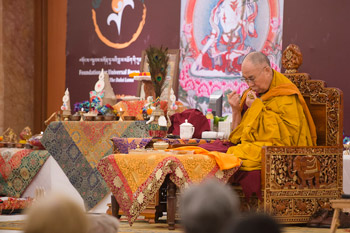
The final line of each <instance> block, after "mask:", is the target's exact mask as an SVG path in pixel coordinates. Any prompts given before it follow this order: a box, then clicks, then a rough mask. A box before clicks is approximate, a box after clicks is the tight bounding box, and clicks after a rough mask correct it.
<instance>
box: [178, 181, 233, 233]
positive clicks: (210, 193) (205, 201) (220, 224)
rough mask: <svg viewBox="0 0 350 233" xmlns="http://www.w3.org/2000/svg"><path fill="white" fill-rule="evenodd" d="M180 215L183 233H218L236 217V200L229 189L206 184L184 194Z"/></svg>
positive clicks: (218, 185)
mask: <svg viewBox="0 0 350 233" xmlns="http://www.w3.org/2000/svg"><path fill="white" fill-rule="evenodd" d="M180 214H181V222H182V225H183V227H184V230H185V232H186V233H213V232H221V231H222V230H223V229H225V228H226V227H227V225H228V224H229V223H230V222H232V221H234V220H235V219H236V218H237V217H238V214H239V199H238V197H237V195H236V193H235V192H234V191H233V190H232V188H231V187H229V186H227V185H225V184H223V183H220V182H219V181H217V180H215V179H212V180H208V181H205V182H203V183H202V184H200V185H193V186H191V187H189V188H188V189H187V190H185V192H184V193H183V195H182V199H181V205H180Z"/></svg>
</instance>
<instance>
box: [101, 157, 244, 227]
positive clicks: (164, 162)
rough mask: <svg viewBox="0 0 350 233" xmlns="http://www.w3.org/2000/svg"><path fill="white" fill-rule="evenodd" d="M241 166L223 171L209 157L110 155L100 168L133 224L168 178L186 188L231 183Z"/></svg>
mask: <svg viewBox="0 0 350 233" xmlns="http://www.w3.org/2000/svg"><path fill="white" fill-rule="evenodd" d="M239 165H240V164H238V165H237V166H236V167H233V168H231V169H228V170H223V171H222V170H220V169H219V167H218V165H217V164H216V161H215V159H213V158H212V157H210V156H208V155H204V154H175V152H170V153H169V152H158V153H157V152H150V153H141V154H140V153H137V154H136V153H131V154H113V155H109V156H107V157H105V158H103V159H101V160H100V162H99V164H98V166H97V168H98V170H99V172H100V173H101V175H102V177H103V179H104V180H105V181H106V183H107V185H108V186H109V188H110V190H111V191H112V193H113V195H114V196H115V198H116V200H117V202H118V204H119V206H120V208H121V209H122V210H123V212H124V213H125V214H126V215H127V217H128V221H129V223H130V224H132V223H133V222H134V221H135V219H136V218H137V217H138V216H139V214H140V213H141V212H142V211H143V210H144V209H145V208H146V206H147V205H148V204H149V202H150V201H151V200H153V199H154V196H155V195H156V193H157V191H158V189H159V188H160V186H161V185H162V183H163V181H164V179H165V177H166V176H167V175H168V174H169V178H170V180H171V181H172V182H174V183H175V185H176V186H177V187H179V188H186V187H187V186H188V185H189V184H191V183H198V182H201V181H203V180H205V179H208V178H210V177H216V178H218V179H219V180H222V181H223V182H227V180H228V179H229V178H230V177H231V176H232V175H233V174H234V173H235V172H236V171H237V170H238V169H239Z"/></svg>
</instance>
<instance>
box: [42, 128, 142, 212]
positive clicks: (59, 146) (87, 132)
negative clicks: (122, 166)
mask: <svg viewBox="0 0 350 233" xmlns="http://www.w3.org/2000/svg"><path fill="white" fill-rule="evenodd" d="M112 137H132V138H135V137H142V138H144V137H148V132H147V130H146V123H145V121H122V122H121V121H77V122H74V121H57V122H52V123H51V124H50V125H49V126H48V127H47V129H46V130H45V132H44V135H43V137H42V139H41V143H42V144H43V146H44V147H45V148H46V149H47V150H48V151H49V152H50V154H51V155H52V157H53V158H54V159H55V160H56V161H57V163H58V164H59V165H60V167H61V168H62V170H63V172H64V173H65V174H66V176H67V177H68V179H69V181H70V182H71V183H72V185H73V186H74V187H75V188H76V189H77V191H78V192H79V194H80V195H81V197H82V198H83V200H84V202H85V203H86V205H87V208H88V209H91V208H93V207H94V206H95V205H97V204H98V203H99V201H100V200H102V199H103V198H104V197H105V196H106V195H107V194H108V193H109V189H108V187H107V185H106V183H105V182H104V180H103V179H102V176H101V175H100V173H99V172H98V171H97V169H96V166H97V164H98V162H99V160H100V159H102V158H103V157H105V156H107V155H110V154H112V151H113V147H112V141H111V140H110V139H111V138H112Z"/></svg>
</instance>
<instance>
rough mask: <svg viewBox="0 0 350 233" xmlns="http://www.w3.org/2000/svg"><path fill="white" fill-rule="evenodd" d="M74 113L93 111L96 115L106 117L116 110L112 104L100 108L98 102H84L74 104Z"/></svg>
mask: <svg viewBox="0 0 350 233" xmlns="http://www.w3.org/2000/svg"><path fill="white" fill-rule="evenodd" d="M74 111H75V112H80V111H81V112H86V113H87V112H89V111H93V112H95V113H96V114H100V115H106V114H108V113H114V109H113V107H112V106H111V105H110V104H106V105H102V106H100V105H99V104H98V102H97V101H94V99H93V100H92V102H89V101H87V100H86V101H83V102H78V103H75V104H74Z"/></svg>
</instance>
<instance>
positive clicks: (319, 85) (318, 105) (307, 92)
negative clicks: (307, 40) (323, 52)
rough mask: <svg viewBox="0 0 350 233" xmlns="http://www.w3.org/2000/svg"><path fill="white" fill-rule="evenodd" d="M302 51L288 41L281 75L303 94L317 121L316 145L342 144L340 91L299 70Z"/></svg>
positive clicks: (341, 96) (283, 56)
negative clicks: (283, 69) (283, 70)
mask: <svg viewBox="0 0 350 233" xmlns="http://www.w3.org/2000/svg"><path fill="white" fill-rule="evenodd" d="M301 64H302V54H301V52H300V49H299V47H298V46H296V45H293V44H291V45H289V46H288V47H287V48H286V49H285V50H284V52H283V55H282V65H283V67H284V68H285V69H286V71H285V73H284V75H285V76H286V77H287V78H289V79H290V80H291V81H292V82H293V83H294V84H295V85H296V86H297V87H298V88H299V91H300V92H301V94H302V95H303V96H304V98H305V101H306V103H307V105H308V107H309V110H310V112H311V115H312V118H313V120H314V122H315V125H316V131H317V145H318V146H339V147H340V146H343V92H342V91H341V90H340V89H338V88H334V87H332V88H328V87H327V86H326V83H325V82H324V81H321V80H311V79H310V75H309V74H307V73H298V68H299V67H300V66H301Z"/></svg>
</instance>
